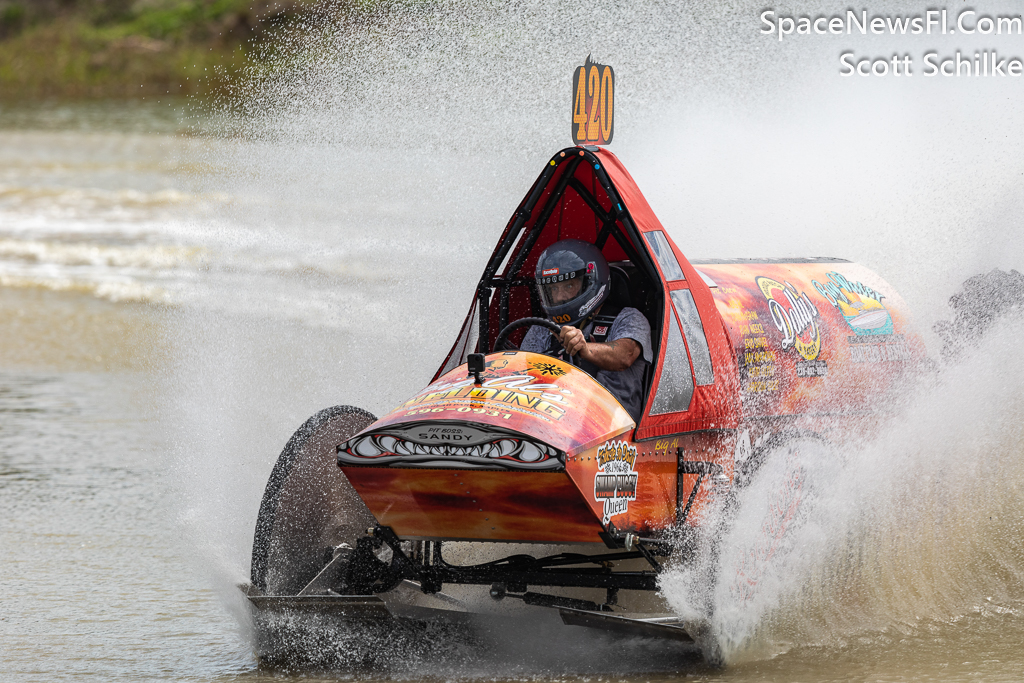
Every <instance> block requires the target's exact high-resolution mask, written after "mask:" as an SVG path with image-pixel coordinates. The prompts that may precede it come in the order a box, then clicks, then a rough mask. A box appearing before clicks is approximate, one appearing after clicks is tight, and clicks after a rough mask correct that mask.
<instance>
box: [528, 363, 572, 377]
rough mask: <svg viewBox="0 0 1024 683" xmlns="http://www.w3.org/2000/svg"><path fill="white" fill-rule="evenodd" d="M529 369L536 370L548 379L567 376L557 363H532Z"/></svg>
mask: <svg viewBox="0 0 1024 683" xmlns="http://www.w3.org/2000/svg"><path fill="white" fill-rule="evenodd" d="M527 367H529V368H530V369H531V370H535V371H537V372H539V373H540V374H542V375H544V376H546V377H561V376H562V375H564V374H565V370H564V369H562V368H560V367H559V366H558V365H557V364H556V363H544V362H542V361H531V362H530V363H528V365H527Z"/></svg>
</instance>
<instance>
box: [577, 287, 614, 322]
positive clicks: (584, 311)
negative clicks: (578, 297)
mask: <svg viewBox="0 0 1024 683" xmlns="http://www.w3.org/2000/svg"><path fill="white" fill-rule="evenodd" d="M607 286H608V285H601V289H599V290H597V294H595V295H594V298H593V299H591V300H590V301H588V302H587V303H585V304H583V305H582V306H580V317H586V316H587V315H588V314H589V313H590V312H591V311H592V310H594V309H595V308H596V307H597V303H598V302H599V301H600V300H601V297H602V296H603V295H604V290H605V288H606V287H607Z"/></svg>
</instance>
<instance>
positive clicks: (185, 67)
mask: <svg viewBox="0 0 1024 683" xmlns="http://www.w3.org/2000/svg"><path fill="white" fill-rule="evenodd" d="M314 2H315V0H278V1H276V2H273V1H271V0H0V101H2V100H13V99H40V98H50V97H74V98H81V97H87V98H99V97H125V96H129V97H134V96H147V95H164V94H172V95H179V94H181V95H184V94H211V93H214V92H217V91H219V90H220V89H222V88H223V87H224V86H225V84H226V83H227V82H228V81H229V80H230V79H231V78H232V77H233V76H234V75H235V74H237V73H238V72H239V70H240V69H242V68H243V67H244V66H245V65H246V64H247V62H248V55H249V53H250V52H253V51H256V50H260V49H261V46H264V45H266V44H268V43H269V42H270V39H271V38H272V36H273V34H274V33H275V31H277V30H278V29H280V28H282V27H285V26H287V25H288V24H289V23H291V22H294V21H298V20H300V19H301V18H302V17H303V16H304V15H306V14H308V13H309V12H312V11H313V6H314Z"/></svg>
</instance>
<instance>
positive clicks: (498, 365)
mask: <svg viewBox="0 0 1024 683" xmlns="http://www.w3.org/2000/svg"><path fill="white" fill-rule="evenodd" d="M507 365H508V358H495V359H493V360H489V361H487V363H485V364H484V367H486V368H487V369H488V370H504V369H505V367H506V366H507Z"/></svg>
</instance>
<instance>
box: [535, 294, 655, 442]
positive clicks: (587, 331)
mask: <svg viewBox="0 0 1024 683" xmlns="http://www.w3.org/2000/svg"><path fill="white" fill-rule="evenodd" d="M593 332H594V323H593V322H591V323H590V324H588V325H587V326H586V327H584V328H583V336H584V337H586V338H587V340H589V339H590V335H591V334H593ZM617 339H632V340H633V341H635V342H636V343H637V344H639V345H640V348H641V349H642V351H641V353H640V355H639V356H637V359H636V360H635V361H634V362H633V364H632V365H631V366H629V367H628V368H626V369H625V370H602V369H600V368H598V367H596V366H594V365H591V364H590V363H586V364H585V365H584V366H583V369H584V370H587V371H591V370H596V371H597V372H596V374H594V373H593V372H591V375H593V377H594V379H596V380H597V381H598V382H599V383H600V384H601V385H602V386H603V387H604V388H605V389H607V390H608V391H610V392H611V394H612V396H614V397H615V398H617V399H618V400H619V403H621V404H622V407H623V408H625V409H626V412H627V413H629V415H630V417H632V418H633V421H634V422H636V423H639V422H640V415H641V413H642V412H643V409H644V407H643V403H642V401H643V396H644V369H645V368H646V367H647V364H648V363H651V362H652V360H653V355H652V353H651V324H650V323H649V322H647V318H646V317H644V314H643V313H641V312H640V311H638V310H637V309H635V308H630V307H628V306H627V307H626V308H623V309H622V310H621V311H619V314H618V315H617V316H615V322H613V323H612V329H611V330H609V332H608V336H607V337H606V338H605V343H607V342H613V341H615V340H617ZM519 348H520V349H522V350H523V351H531V352H533V353H547V354H549V355H555V354H556V353H557V352H558V351H560V350H561V349H562V345H561V343H560V342H559V341H558V340H557V339H556V338H555V337H554V336H553V335H552V334H551V330H549V329H548V328H546V327H541V326H540V325H534V326H533V327H531V328H530V329H529V330H528V331H527V332H526V336H525V337H523V343H522V344H520V345H519ZM584 363H585V361H584ZM587 366H589V367H587Z"/></svg>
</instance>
